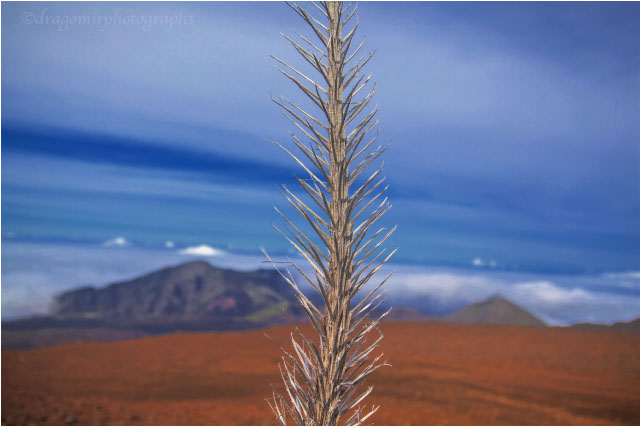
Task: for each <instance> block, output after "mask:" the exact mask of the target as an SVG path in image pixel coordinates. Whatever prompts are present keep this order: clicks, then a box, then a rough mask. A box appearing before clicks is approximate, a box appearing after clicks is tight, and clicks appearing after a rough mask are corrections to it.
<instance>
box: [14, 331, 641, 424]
mask: <svg viewBox="0 0 641 427" xmlns="http://www.w3.org/2000/svg"><path fill="white" fill-rule="evenodd" d="M290 330H291V328H290V327H279V328H274V329H271V330H269V331H268V333H269V335H270V336H272V337H274V338H275V339H276V340H277V341H279V342H284V341H285V340H286V339H287V336H288V332H289V331H290ZM382 330H383V332H384V333H385V339H384V340H383V345H382V350H383V351H384V352H385V354H386V356H387V357H388V360H389V363H391V364H392V365H393V366H392V367H391V368H384V369H382V370H381V371H379V372H377V373H376V374H375V375H374V376H373V377H372V380H371V383H372V384H373V385H374V387H375V388H374V392H373V394H372V397H370V398H369V402H370V403H376V404H380V405H381V409H380V411H379V413H377V414H376V415H375V417H373V418H372V422H373V423H374V424H377V425H381V424H385V425H414V424H418V425H431V424H450V425H452V424H454V425H496V424H509V425H514V424H520V425H541V424H547V425H549V424H552V425H577V424H581V425H594V424H598V425H604V424H629V425H639V334H632V333H613V332H593V331H575V330H567V329H560V328H548V329H546V328H525V327H509V326H472V325H454V324H438V323H408V322H390V323H386V324H383V325H382ZM278 360H279V350H278V349H277V348H276V347H275V346H274V344H273V343H271V342H270V341H269V340H268V339H267V338H265V337H264V335H263V332H259V331H253V332H242V333H199V334H176V335H168V336H162V337H153V338H143V339H137V340H132V341H123V342H115V343H74V344H66V345H62V346H58V347H50V348H44V349H37V350H29V351H3V352H2V423H3V424H5V425H6V424H148V425H212V424H214V425H264V424H274V422H275V419H274V418H273V417H272V415H271V412H270V410H269V407H268V405H267V403H266V402H265V400H264V398H265V397H268V396H269V395H270V386H269V383H270V382H271V383H274V384H277V385H280V379H279V377H278V369H277V366H276V364H277V362H278Z"/></svg>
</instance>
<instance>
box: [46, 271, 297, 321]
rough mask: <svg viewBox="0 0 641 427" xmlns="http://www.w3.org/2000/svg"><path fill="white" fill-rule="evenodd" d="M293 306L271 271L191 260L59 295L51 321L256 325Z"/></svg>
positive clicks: (286, 287) (286, 289)
mask: <svg viewBox="0 0 641 427" xmlns="http://www.w3.org/2000/svg"><path fill="white" fill-rule="evenodd" d="M293 301H294V299H293V294H292V290H291V289H290V287H289V285H288V284H287V283H285V281H284V280H283V279H282V277H280V275H279V273H278V272H277V271H274V270H255V271H249V272H243V271H235V270H229V269H222V268H217V267H213V266H211V265H210V264H208V263H207V262H205V261H193V262H188V263H185V264H181V265H177V266H173V267H167V268H164V269H162V270H159V271H156V272H153V273H150V274H146V275H144V276H141V277H138V278H135V279H133V280H127V281H123V282H119V283H113V284H110V285H108V286H106V287H103V288H94V287H85V288H81V289H76V290H72V291H68V292H65V293H63V294H60V295H58V296H57V297H56V298H55V305H54V317H57V318H69V317H74V318H84V319H114V320H116V319H117V320H129V321H140V320H153V321H157V320H161V319H167V320H169V319H172V320H183V321H184V320H190V319H200V318H207V317H209V318H214V317H225V318H230V317H231V318H234V319H236V320H238V319H242V318H252V316H253V319H254V320H257V321H260V320H264V318H266V317H269V314H270V313H274V314H278V311H279V310H277V309H276V308H281V309H291V308H293V304H292V302H293ZM261 313H262V315H261Z"/></svg>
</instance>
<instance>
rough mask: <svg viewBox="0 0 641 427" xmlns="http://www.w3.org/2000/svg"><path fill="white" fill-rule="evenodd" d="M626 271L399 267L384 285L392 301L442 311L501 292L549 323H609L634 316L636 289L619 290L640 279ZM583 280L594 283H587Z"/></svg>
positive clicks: (636, 313) (636, 312)
mask: <svg viewBox="0 0 641 427" xmlns="http://www.w3.org/2000/svg"><path fill="white" fill-rule="evenodd" d="M629 276H630V275H626V276H625V277H623V276H619V275H617V276H614V275H601V276H571V277H569V276H565V277H564V276H545V277H543V276H542V275H534V274H518V273H498V272H494V273H469V272H463V271H455V272H432V271H424V272H411V273H403V272H402V271H401V272H398V273H397V274H395V275H394V276H392V279H391V280H390V281H389V282H388V285H387V289H388V294H389V301H390V303H392V304H393V305H396V306H400V305H407V304H412V305H415V306H417V307H420V306H421V305H423V307H427V308H429V309H430V310H433V311H434V312H436V313H441V314H442V313H443V312H447V311H452V310H454V309H457V308H460V307H463V306H465V305H467V304H470V303H473V302H477V301H481V300H484V299H487V298H489V297H491V296H494V295H503V296H505V297H507V298H508V299H510V300H512V301H514V302H515V303H517V304H519V305H521V306H522V307H524V308H526V309H527V310H529V311H530V312H532V313H533V314H534V315H536V316H538V317H540V318H541V319H543V320H545V321H546V322H547V323H548V324H550V325H567V324H571V323H576V322H597V323H611V322H614V321H617V320H629V319H632V318H634V317H638V316H639V295H638V293H637V294H632V293H630V292H627V293H621V292H619V291H618V290H620V289H621V288H622V287H623V288H624V289H630V288H631V287H636V289H637V290H638V289H639V279H638V278H637V279H636V284H632V283H631V278H630V277H629ZM632 280H634V278H632ZM619 282H623V283H619ZM586 283H588V284H595V285H596V284H597V283H598V286H595V287H593V288H590V287H588V286H585V284H586ZM633 289H634V288H633Z"/></svg>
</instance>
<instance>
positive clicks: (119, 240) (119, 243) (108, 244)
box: [102, 236, 131, 248]
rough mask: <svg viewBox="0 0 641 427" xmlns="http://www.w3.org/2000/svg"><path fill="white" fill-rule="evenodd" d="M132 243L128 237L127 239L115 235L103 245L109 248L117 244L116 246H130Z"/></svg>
mask: <svg viewBox="0 0 641 427" xmlns="http://www.w3.org/2000/svg"><path fill="white" fill-rule="evenodd" d="M130 244H131V243H129V242H128V241H127V239H125V238H124V237H122V236H118V237H114V238H113V239H109V240H107V241H105V242H104V243H103V244H102V245H103V246H106V247H108V248H109V247H112V246H115V247H123V246H129V245H130Z"/></svg>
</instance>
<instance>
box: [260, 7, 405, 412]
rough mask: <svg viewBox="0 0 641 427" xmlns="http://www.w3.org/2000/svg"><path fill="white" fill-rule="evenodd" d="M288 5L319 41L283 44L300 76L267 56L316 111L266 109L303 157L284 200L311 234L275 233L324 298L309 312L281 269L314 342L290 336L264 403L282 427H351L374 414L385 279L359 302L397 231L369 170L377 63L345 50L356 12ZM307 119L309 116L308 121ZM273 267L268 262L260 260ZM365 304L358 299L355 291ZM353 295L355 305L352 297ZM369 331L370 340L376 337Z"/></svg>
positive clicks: (284, 102)
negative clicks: (388, 225) (371, 67)
mask: <svg viewBox="0 0 641 427" xmlns="http://www.w3.org/2000/svg"><path fill="white" fill-rule="evenodd" d="M288 5H289V6H290V7H291V8H292V9H293V10H294V11H295V12H296V13H297V14H298V15H299V16H300V18H302V19H303V21H304V22H305V23H306V24H307V25H308V26H309V27H310V28H311V30H312V32H313V35H314V37H313V38H315V39H316V40H315V41H313V40H310V39H309V38H306V37H304V36H302V35H300V34H298V36H299V38H300V41H295V40H293V39H292V38H289V37H288V36H285V38H286V39H287V40H288V41H289V42H290V43H291V45H292V46H293V47H294V49H295V50H296V51H297V52H298V53H299V54H300V55H301V57H302V58H303V59H304V61H305V62H306V63H307V64H308V65H309V66H310V67H311V69H312V70H313V72H314V74H309V75H308V73H306V72H305V73H304V72H302V71H300V70H298V69H296V68H294V67H292V66H291V65H289V64H288V63H286V62H285V61H283V60H281V59H279V58H276V57H273V56H272V57H273V58H274V59H275V61H276V63H277V68H278V69H279V71H280V72H281V73H282V74H283V75H284V76H285V77H286V78H287V79H289V80H291V81H292V82H293V83H294V84H295V85H296V87H298V89H300V90H301V91H302V92H303V93H304V94H305V96H306V97H307V98H308V99H309V100H310V101H311V102H312V104H313V105H314V106H315V109H316V111H315V112H313V111H312V112H308V111H305V110H304V109H303V108H301V107H300V106H299V105H298V104H296V103H294V102H292V101H289V100H288V99H286V98H280V99H275V98H272V100H273V101H274V102H275V103H276V104H278V105H279V106H280V107H281V109H282V112H283V114H284V115H285V116H286V117H288V118H289V119H290V120H291V121H292V123H293V124H294V126H295V127H296V130H297V133H294V132H291V133H290V134H291V136H292V139H293V143H294V145H295V146H296V147H297V149H298V150H299V152H300V153H299V154H298V155H297V154H294V153H292V152H291V151H290V150H288V149H287V148H285V147H283V146H282V145H280V144H278V143H276V144H277V145H279V146H280V147H281V148H283V149H284V150H285V151H286V152H287V153H288V154H289V155H290V156H291V157H292V158H293V159H294V160H295V161H296V163H297V164H298V165H299V166H300V167H302V168H303V170H304V171H305V173H306V174H307V177H305V178H296V179H297V181H298V184H299V185H300V186H301V188H302V190H303V191H304V193H305V194H306V196H305V197H304V199H305V200H306V201H304V200H302V199H301V197H299V196H297V195H296V194H294V192H292V191H290V190H289V189H288V188H287V187H286V186H283V187H282V189H281V193H282V194H283V196H284V197H285V198H286V199H287V201H288V202H289V203H290V204H291V206H292V207H293V208H294V210H295V211H296V212H297V213H298V214H300V215H301V216H302V217H303V218H304V219H305V221H306V224H307V225H308V226H309V227H311V228H310V231H309V233H308V234H305V233H304V232H303V231H302V230H301V227H299V226H297V225H296V224H294V222H293V221H291V220H290V219H288V218H287V217H286V216H285V215H283V214H281V213H280V211H278V209H277V211H278V213H279V214H280V215H281V216H282V218H283V220H284V223H285V229H284V230H282V231H281V230H280V229H279V228H277V227H274V228H276V230H278V231H279V232H280V233H281V234H282V235H283V236H284V237H285V238H286V239H287V240H288V241H289V242H290V243H291V244H292V246H293V247H294V248H295V249H296V251H297V252H298V254H300V256H302V257H303V258H304V259H305V260H306V262H308V263H309V265H310V268H311V270H306V269H303V268H302V267H300V266H299V265H297V264H295V263H293V262H290V263H289V264H290V265H291V267H292V268H293V269H294V270H295V272H296V273H297V277H300V278H301V279H302V280H305V281H306V282H308V283H309V285H310V286H311V287H312V288H313V289H315V290H316V292H318V293H319V294H320V296H321V297H322V300H323V303H324V306H323V307H317V306H316V305H315V304H314V303H313V302H312V301H311V300H310V299H309V298H308V297H307V296H306V295H305V294H304V293H303V292H302V290H301V288H300V287H299V286H298V284H297V282H296V278H295V277H294V275H293V274H291V272H290V271H289V270H286V271H281V270H279V271H280V272H281V274H282V275H283V277H284V278H285V280H286V281H287V282H288V283H289V285H291V287H292V288H293V290H294V292H295V294H296V297H297V299H298V301H299V302H300V304H301V306H302V308H303V309H304V311H305V313H306V314H307V317H309V321H310V322H311V325H312V327H313V329H314V330H315V332H316V333H317V334H318V339H311V338H308V337H307V336H305V335H304V334H303V333H302V332H301V331H300V330H299V329H298V328H296V329H295V331H294V332H295V333H292V335H291V350H290V351H288V350H286V349H285V348H283V347H281V349H282V350H283V352H284V356H283V359H282V363H281V365H280V372H281V376H282V379H283V382H284V384H285V390H286V393H285V395H283V394H281V393H279V392H278V391H276V390H274V391H273V398H271V399H268V401H269V403H270V406H271V408H272V410H273V411H274V414H275V415H276V417H277V418H278V420H279V421H280V422H281V423H282V424H283V425H285V424H287V422H289V421H290V420H291V421H292V422H293V423H295V424H298V425H337V424H338V423H343V424H346V425H359V424H361V423H363V422H364V421H366V420H367V419H368V418H369V417H370V416H371V415H372V414H373V413H374V412H376V410H377V409H378V407H372V408H371V409H369V410H366V409H365V406H364V403H363V402H364V400H365V398H366V397H367V396H368V395H369V394H370V393H371V391H372V387H371V386H369V387H364V380H365V379H366V378H367V377H368V376H369V375H371V374H372V373H373V372H374V371H376V370H377V369H378V368H380V367H381V366H384V365H386V363H385V362H383V361H381V358H382V354H380V355H377V356H376V357H373V353H374V352H375V350H376V348H377V347H378V345H379V343H380V341H381V339H382V338H383V335H382V333H381V332H380V331H379V330H378V329H377V324H378V322H379V321H380V320H381V319H382V318H383V317H384V316H385V315H386V314H387V312H385V313H384V314H382V315H381V316H379V317H378V318H376V317H374V316H373V314H374V313H375V312H376V310H377V309H378V308H379V307H380V305H381V303H382V302H383V298H382V297H383V294H384V291H383V290H382V286H383V284H384V283H385V282H386V281H387V279H389V277H390V275H391V273H390V274H389V275H387V276H386V277H385V278H384V279H383V280H382V281H381V282H380V283H378V284H375V286H373V289H372V290H371V291H370V292H369V293H368V294H367V295H365V296H364V297H363V298H361V294H359V291H361V290H362V289H363V287H364V286H365V285H366V284H367V283H368V282H370V280H371V279H373V278H374V277H375V275H376V273H378V272H379V270H380V269H381V267H382V266H383V265H384V264H385V263H386V262H387V261H388V260H389V259H390V257H391V256H392V255H393V254H394V252H396V250H394V251H392V252H391V253H389V254H386V250H385V249H381V246H382V244H383V242H385V240H387V238H388V237H389V236H390V234H391V233H392V232H393V231H394V230H395V228H396V227H394V228H393V229H391V230H386V229H385V228H380V229H376V228H375V225H376V224H377V221H378V220H379V219H380V218H381V216H382V215H383V214H385V212H387V211H388V210H389V209H390V207H391V205H390V204H389V203H388V201H387V198H386V197H384V196H383V194H384V192H385V190H386V188H387V187H383V182H384V178H383V177H382V176H381V174H382V165H381V166H380V167H379V168H377V169H374V170H373V171H372V172H368V173H367V174H366V173H365V172H366V171H368V170H370V169H371V166H372V165H373V163H374V162H376V161H377V160H378V158H379V157H380V156H381V154H382V153H383V152H384V151H385V150H386V148H387V147H382V146H380V145H379V146H376V147H375V145H374V143H375V142H376V139H377V136H378V132H377V133H376V134H372V130H373V129H374V128H375V127H376V126H377V124H378V119H376V112H377V110H376V108H374V109H373V110H371V111H367V110H368V106H369V104H370V102H371V100H372V98H373V96H374V92H375V90H376V85H375V84H374V85H373V87H371V89H369V88H368V87H369V81H370V77H371V76H366V75H364V74H363V73H362V71H363V68H364V67H365V65H366V64H367V63H368V62H369V61H370V59H371V58H372V56H373V54H374V52H372V53H369V54H365V55H362V56H361V53H360V52H361V48H362V47H363V43H360V44H359V45H358V46H356V45H355V44H353V41H354V35H355V33H356V29H357V28H358V18H357V17H356V15H355V12H356V4H354V3H350V4H348V5H344V4H343V3H342V2H321V3H319V4H316V3H310V4H309V5H310V7H309V8H308V9H309V10H308V9H306V8H303V7H301V6H299V5H298V4H295V3H288ZM312 113H314V114H312ZM265 256H266V257H267V259H268V261H269V262H272V263H273V264H274V266H276V263H275V262H274V261H273V260H272V259H271V258H270V257H269V255H268V254H267V253H266V252H265ZM361 293H364V292H361ZM357 294H358V296H357ZM371 332H378V335H376V336H375V337H374V338H372V337H371V335H372V334H371Z"/></svg>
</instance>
